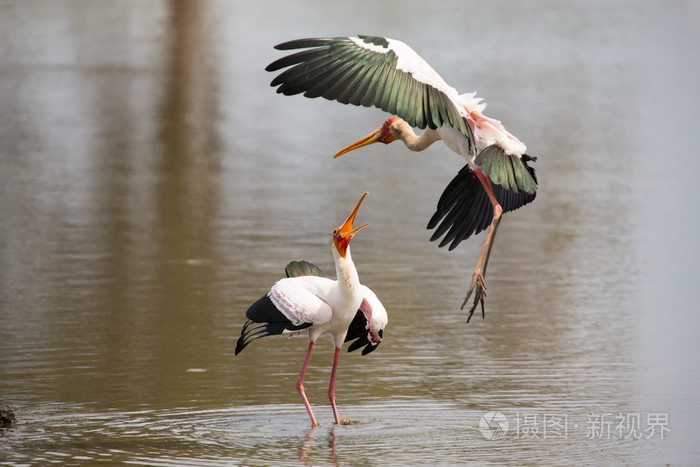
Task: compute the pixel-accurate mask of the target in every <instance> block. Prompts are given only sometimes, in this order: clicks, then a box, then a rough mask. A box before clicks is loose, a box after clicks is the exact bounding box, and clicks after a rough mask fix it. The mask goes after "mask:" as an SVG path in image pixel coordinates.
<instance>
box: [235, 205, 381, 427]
mask: <svg viewBox="0 0 700 467" xmlns="http://www.w3.org/2000/svg"><path fill="white" fill-rule="evenodd" d="M365 196H367V193H365V194H363V195H362V197H361V198H360V200H359V201H358V202H357V205H355V209H353V211H352V213H350V216H348V218H347V219H346V221H345V222H343V224H342V225H341V226H340V227H338V228H336V229H335V230H333V247H332V250H333V258H334V259H335V272H336V277H337V280H331V279H328V278H325V277H321V276H322V273H321V270H320V269H319V268H318V267H316V266H314V265H313V264H311V263H308V262H306V261H293V262H291V263H289V264H288V265H287V267H286V268H285V271H286V274H287V277H286V278H285V279H280V280H279V281H277V283H275V285H273V286H272V288H271V289H270V291H269V292H268V293H267V294H265V295H264V296H262V297H261V298H260V299H259V300H258V301H257V302H255V303H254V304H253V305H251V306H250V308H248V311H246V318H248V321H247V322H246V323H245V324H244V325H243V329H242V330H241V337H240V338H239V339H238V343H237V345H236V355H238V354H239V353H240V352H241V351H242V350H243V349H244V348H245V347H246V346H247V345H248V344H250V343H251V342H252V341H254V340H255V339H259V338H261V337H267V336H273V335H277V334H290V335H294V334H297V333H301V332H304V331H306V332H308V335H309V348H308V350H307V352H306V358H305V359H304V364H303V365H302V367H301V372H300V373H299V378H298V379H297V391H298V392H299V395H300V396H301V400H302V401H303V402H304V406H305V407H306V411H307V412H308V413H309V418H311V424H312V425H313V426H317V425H318V423H317V422H316V417H314V413H313V411H312V410H311V405H309V400H308V399H307V397H306V393H305V392H304V374H305V373H306V367H307V366H308V364H309V357H310V356H311V350H312V349H313V347H314V343H315V342H316V339H317V338H318V337H319V336H320V335H321V334H323V333H325V332H328V333H330V334H331V336H332V337H333V343H334V344H335V357H334V359H333V369H332V371H331V381H330V385H329V386H328V399H329V400H330V402H331V407H332V408H333V416H334V417H335V423H336V424H340V418H339V417H338V409H337V408H336V405H335V376H336V372H337V370H338V359H339V358H340V348H341V347H342V345H343V342H348V341H354V342H353V343H352V344H350V346H349V347H348V352H352V351H353V350H357V349H359V348H360V347H363V346H364V349H363V350H362V355H367V354H368V353H370V352H372V351H373V350H374V349H376V348H377V346H378V345H379V343H380V342H381V341H382V337H383V335H384V327H385V326H386V324H387V321H388V319H387V314H386V310H385V309H384V306H383V305H382V303H381V302H380V301H379V299H378V298H377V296H376V295H375V294H374V292H372V290H370V289H369V288H368V287H367V286H365V285H362V284H360V278H359V276H358V275H357V269H355V264H354V263H353V262H352V257H351V256H350V240H352V237H353V236H354V235H355V234H356V233H357V232H358V231H359V230H360V229H362V228H364V227H367V225H369V224H362V225H360V226H359V227H353V222H354V220H355V215H357V210H358V209H359V208H360V204H362V200H363V199H365Z"/></svg>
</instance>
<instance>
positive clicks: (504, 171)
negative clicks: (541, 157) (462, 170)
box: [474, 145, 537, 194]
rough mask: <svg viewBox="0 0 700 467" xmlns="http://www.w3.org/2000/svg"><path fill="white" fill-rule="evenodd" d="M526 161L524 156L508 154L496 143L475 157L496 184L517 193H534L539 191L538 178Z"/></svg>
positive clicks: (476, 161)
mask: <svg viewBox="0 0 700 467" xmlns="http://www.w3.org/2000/svg"><path fill="white" fill-rule="evenodd" d="M531 159H532V158H530V160H531ZM525 162H526V161H525V160H524V157H519V156H515V155H512V154H506V153H505V152H504V151H503V149H501V148H500V147H499V146H496V145H493V146H489V147H487V148H485V149H484V150H483V151H481V152H480V153H479V155H478V156H476V159H474V163H475V164H476V165H478V166H480V167H481V171H482V172H483V173H484V175H488V176H489V177H490V178H491V181H492V182H493V183H494V184H496V185H500V186H502V187H503V188H504V189H506V190H511V191H514V192H516V193H518V192H520V191H523V192H525V193H528V194H534V193H535V192H537V180H535V178H534V177H533V175H532V173H531V171H532V169H531V168H529V167H528V166H527V165H526V164H525Z"/></svg>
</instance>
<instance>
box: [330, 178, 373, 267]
mask: <svg viewBox="0 0 700 467" xmlns="http://www.w3.org/2000/svg"><path fill="white" fill-rule="evenodd" d="M365 196H367V192H366V191H365V193H364V194H363V195H362V197H361V198H360V200H359V201H358V202H357V204H356V205H355V209H353V210H352V212H351V213H350V215H349V216H348V218H347V219H345V222H343V223H342V224H341V225H340V227H338V228H337V229H335V232H334V233H333V244H334V245H335V247H336V248H337V249H338V253H340V256H342V257H343V258H345V255H346V254H347V250H348V245H349V244H350V240H352V237H353V236H355V234H356V233H357V232H359V231H360V229H363V228H365V227H367V226H368V225H369V224H362V225H360V226H358V227H353V226H352V224H353V222H355V216H356V215H357V211H358V210H359V209H360V205H361V204H362V200H364V199H365Z"/></svg>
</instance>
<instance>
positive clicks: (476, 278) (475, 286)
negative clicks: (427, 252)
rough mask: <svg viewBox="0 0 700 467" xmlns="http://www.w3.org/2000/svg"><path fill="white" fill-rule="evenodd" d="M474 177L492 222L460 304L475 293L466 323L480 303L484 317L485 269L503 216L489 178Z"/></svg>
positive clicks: (463, 303) (482, 175) (463, 304)
mask: <svg viewBox="0 0 700 467" xmlns="http://www.w3.org/2000/svg"><path fill="white" fill-rule="evenodd" d="M476 176H477V178H478V179H479V181H480V182H481V184H482V185H483V187H484V190H485V191H486V195H487V196H488V197H489V200H490V201H491V204H492V205H493V220H492V221H491V226H490V227H489V230H488V232H487V233H486V239H485V240H484V246H483V247H482V248H481V254H480V255H479V260H478V262H477V263H476V268H475V269H474V274H473V275H472V282H471V284H470V286H469V290H468V291H467V296H466V297H464V302H462V309H463V308H464V306H465V305H466V304H467V301H468V300H469V297H471V295H472V292H474V291H476V293H475V295H474V304H473V305H472V307H471V309H470V310H469V317H468V318H467V323H468V322H469V320H470V319H471V317H472V315H473V314H474V310H475V309H476V306H477V305H478V304H479V303H481V315H482V317H483V316H484V298H485V297H486V285H485V284H484V280H485V277H486V267H487V266H488V263H489V257H490V256H491V248H492V247H493V241H494V239H495V238H496V230H497V229H498V224H500V222H501V215H502V214H503V208H501V205H500V204H499V203H498V200H496V194H495V193H494V191H493V182H491V179H490V178H487V177H486V175H484V174H483V173H482V172H481V170H477V171H476Z"/></svg>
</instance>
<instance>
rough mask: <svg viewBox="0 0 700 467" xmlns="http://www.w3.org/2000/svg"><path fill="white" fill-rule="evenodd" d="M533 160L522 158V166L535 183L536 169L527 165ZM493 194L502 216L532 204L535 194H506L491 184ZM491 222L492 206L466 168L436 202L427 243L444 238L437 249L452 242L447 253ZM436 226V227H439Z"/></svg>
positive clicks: (429, 224) (472, 174)
mask: <svg viewBox="0 0 700 467" xmlns="http://www.w3.org/2000/svg"><path fill="white" fill-rule="evenodd" d="M532 160H534V158H532V157H530V156H528V155H527V154H523V156H522V164H523V165H524V167H525V169H526V170H527V174H528V176H529V177H531V178H532V180H533V181H534V183H535V184H536V183H537V177H536V175H535V169H533V168H532V167H530V165H529V164H528V162H529V161H532ZM493 189H494V193H495V194H496V199H497V200H498V203H499V204H500V205H501V207H502V208H503V212H509V211H514V210H516V209H518V208H520V207H522V206H525V205H526V204H528V203H530V202H532V201H533V200H534V199H535V196H536V195H537V193H536V192H534V193H528V192H526V191H523V190H519V191H514V190H507V189H505V188H503V187H502V186H501V185H497V184H495V183H494V185H493ZM492 219H493V206H492V205H491V201H489V197H488V196H487V194H486V191H485V190H484V187H483V186H482V185H481V182H479V179H478V178H476V174H475V173H474V171H473V170H472V169H470V168H469V165H465V166H464V167H463V168H462V170H460V171H459V173H458V174H457V175H456V176H455V178H453V179H452V181H451V182H450V183H449V185H447V187H446V188H445V191H443V193H442V195H441V196H440V200H439V201H438V205H437V209H436V211H435V214H433V217H431V218H430V221H429V222H428V227H427V228H428V229H433V228H436V227H437V228H436V230H435V232H433V235H432V237H430V241H435V240H437V239H438V238H440V237H442V236H443V235H445V237H444V238H443V239H442V240H441V241H440V245H439V246H440V247H443V246H445V245H447V244H448V243H450V242H452V243H451V245H450V247H449V249H450V250H453V249H455V248H456V247H457V245H459V243H460V242H461V241H462V240H466V239H467V238H469V237H470V236H472V235H476V234H478V233H479V232H481V231H482V230H485V229H487V228H488V227H489V225H491V221H492ZM438 224H439V225H438Z"/></svg>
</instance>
